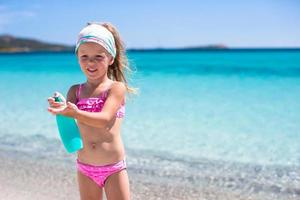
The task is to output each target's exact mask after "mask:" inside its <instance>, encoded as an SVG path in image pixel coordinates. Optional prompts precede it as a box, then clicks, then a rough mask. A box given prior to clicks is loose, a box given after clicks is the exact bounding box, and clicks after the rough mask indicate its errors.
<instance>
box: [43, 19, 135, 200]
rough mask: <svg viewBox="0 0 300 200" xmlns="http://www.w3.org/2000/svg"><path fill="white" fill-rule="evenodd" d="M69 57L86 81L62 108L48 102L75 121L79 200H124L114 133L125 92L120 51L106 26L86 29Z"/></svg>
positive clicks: (120, 152) (121, 158) (121, 153)
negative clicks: (73, 56)
mask: <svg viewBox="0 0 300 200" xmlns="http://www.w3.org/2000/svg"><path fill="white" fill-rule="evenodd" d="M75 52H76V54H77V58H78V60H79V64H80V67H81V70H82V72H83V73H84V75H85V76H86V78H87V81H86V82H85V83H82V84H77V85H73V86H71V87H70V89H69V91H68V94H67V102H63V103H59V102H55V101H54V98H53V97H50V98H48V101H49V104H50V107H49V108H48V111H49V112H51V113H52V114H62V115H65V116H69V117H73V118H75V119H76V120H77V124H78V127H79V130H80V134H81V137H82V141H83V149H81V150H79V151H78V153H77V169H78V170H77V171H78V172H77V177H78V183H79V191H80V197H81V200H99V199H102V196H103V195H102V194H103V189H104V191H105V194H106V197H107V199H108V200H114V199H115V200H122V199H129V198H130V197H129V181H128V175H127V171H126V162H125V150H124V146H123V143H122V140H121V135H120V128H121V124H122V120H123V117H124V115H125V95H126V91H128V92H133V93H134V92H135V90H134V89H132V88H129V87H128V84H127V81H126V78H125V73H124V70H125V69H126V70H129V71H130V68H129V67H128V62H127V58H126V55H125V49H124V46H123V44H122V41H121V39H120V36H119V34H118V32H117V30H116V29H115V28H114V27H113V26H112V25H111V24H109V23H103V24H99V23H88V25H87V26H86V27H84V28H83V29H82V30H81V31H80V33H79V36H78V40H77V43H76V49H75Z"/></svg>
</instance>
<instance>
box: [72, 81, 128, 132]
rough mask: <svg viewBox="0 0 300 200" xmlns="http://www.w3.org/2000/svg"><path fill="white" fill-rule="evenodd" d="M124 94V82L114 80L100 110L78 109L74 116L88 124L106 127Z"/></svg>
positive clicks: (114, 114)
mask: <svg viewBox="0 0 300 200" xmlns="http://www.w3.org/2000/svg"><path fill="white" fill-rule="evenodd" d="M125 94H126V87H125V85H124V83H122V82H116V83H114V84H113V85H112V87H111V89H110V92H109V95H108V97H107V99H106V101H105V104H104V106H103V108H102V110H101V112H86V111H83V110H79V109H78V110H77V112H76V114H75V116H74V118H75V119H77V121H79V122H82V123H84V124H87V125H89V126H93V127H97V128H106V127H107V126H108V124H109V122H110V121H111V120H113V119H114V118H115V116H116V113H117V111H118V109H119V108H120V105H121V103H122V101H123V99H124V98H125Z"/></svg>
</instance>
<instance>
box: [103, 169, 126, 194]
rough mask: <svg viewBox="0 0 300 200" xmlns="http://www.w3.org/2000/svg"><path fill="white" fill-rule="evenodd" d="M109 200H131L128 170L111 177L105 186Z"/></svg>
mask: <svg viewBox="0 0 300 200" xmlns="http://www.w3.org/2000/svg"><path fill="white" fill-rule="evenodd" d="M104 190H105V194H106V197H107V200H129V199H130V191H129V180H128V174H127V170H126V169H123V170H121V171H119V172H117V173H114V174H112V175H110V176H109V177H108V178H107V179H106V181H105V186H104Z"/></svg>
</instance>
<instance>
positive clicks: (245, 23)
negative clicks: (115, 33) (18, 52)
mask: <svg viewBox="0 0 300 200" xmlns="http://www.w3.org/2000/svg"><path fill="white" fill-rule="evenodd" d="M88 2H89V3H83V1H76V0H73V1H62V0H60V1H59V0H51V1H49V0H48V1H45V0H27V1H25V0H10V1H3V0H0V34H12V35H15V36H18V37H29V38H35V39H39V40H42V41H46V42H53V43H61V44H70V45H74V43H75V41H76V38H77V34H78V32H79V31H80V29H81V28H82V27H83V26H84V25H85V24H86V22H87V21H109V22H111V23H113V24H114V25H115V26H116V27H117V28H118V29H119V32H120V34H121V36H122V38H123V40H124V42H125V44H126V47H128V48H132V47H140V48H147V47H150V48H151V47H185V46H198V45H209V44H224V45H227V46H229V47H300V1H299V0H248V1H242V0H227V1H220V0H219V1H216V0H198V1H197V0H184V1H176V0H173V1H171V0H164V1H163V0H160V1H159V0H151V1H141V0H140V1H138V0H128V1H125V0H123V1H121V0H114V1H99V0H98V1H96V0H89V1H88Z"/></svg>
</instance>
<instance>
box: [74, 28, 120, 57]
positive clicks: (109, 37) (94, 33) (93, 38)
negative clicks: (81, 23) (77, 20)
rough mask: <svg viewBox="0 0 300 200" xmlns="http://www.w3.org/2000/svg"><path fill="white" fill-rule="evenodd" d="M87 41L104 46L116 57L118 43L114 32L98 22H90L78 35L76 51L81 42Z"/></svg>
mask: <svg viewBox="0 0 300 200" xmlns="http://www.w3.org/2000/svg"><path fill="white" fill-rule="evenodd" d="M85 42H95V43H97V44H100V45H101V46H102V47H104V48H105V49H106V50H107V51H108V53H109V54H111V55H112V57H114V58H115V57H116V45H115V40H114V36H113V34H112V33H111V32H110V31H109V30H107V29H106V28H105V27H104V26H102V25H101V24H97V23H88V25H87V26H86V27H84V28H83V29H82V30H81V31H80V32H79V35H78V39H77V42H76V48H75V53H77V51H78V48H79V46H80V45H81V44H83V43H85Z"/></svg>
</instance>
